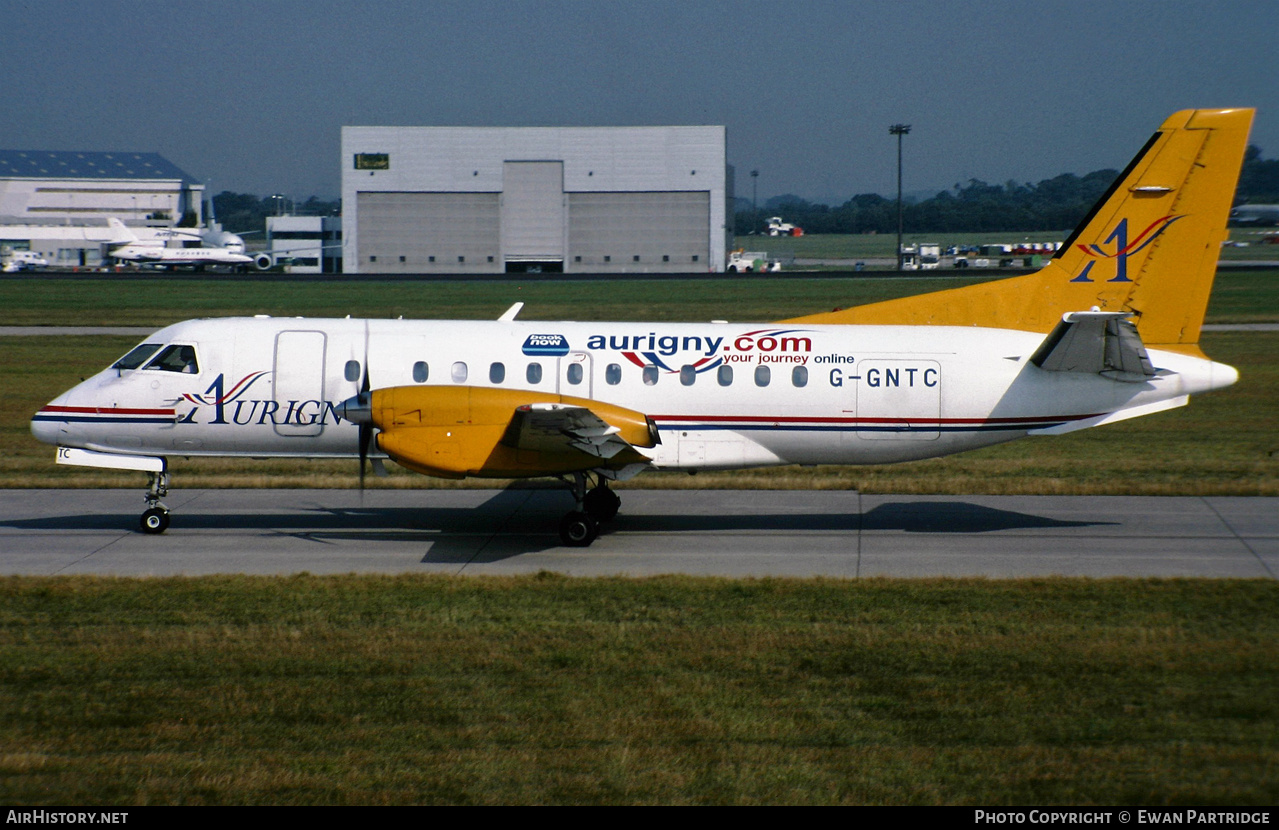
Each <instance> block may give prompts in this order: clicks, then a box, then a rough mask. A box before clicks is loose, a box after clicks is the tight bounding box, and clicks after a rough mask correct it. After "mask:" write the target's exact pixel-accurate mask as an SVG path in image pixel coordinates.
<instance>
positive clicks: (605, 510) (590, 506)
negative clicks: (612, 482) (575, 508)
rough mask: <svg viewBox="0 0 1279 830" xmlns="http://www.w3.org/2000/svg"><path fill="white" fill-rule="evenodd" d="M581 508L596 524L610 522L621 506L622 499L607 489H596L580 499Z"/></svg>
mask: <svg viewBox="0 0 1279 830" xmlns="http://www.w3.org/2000/svg"><path fill="white" fill-rule="evenodd" d="M582 506H583V507H585V508H586V512H587V513H590V514H591V516H592V517H593V518H594V519H595V521H597V522H607V521H610V520H611V519H612V518H613V517H614V516H616V515H617V510H618V508H619V507H621V506H622V499H621V498H620V497H619V496H618V495H617V493H614V492H613V491H612V490H610V489H608V488H607V487H596V488H594V489H593V490H591V491H590V492H588V493H587V494H586V497H585V498H583V499H582Z"/></svg>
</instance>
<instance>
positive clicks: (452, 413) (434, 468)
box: [370, 386, 658, 478]
mask: <svg viewBox="0 0 1279 830" xmlns="http://www.w3.org/2000/svg"><path fill="white" fill-rule="evenodd" d="M544 403H552V404H567V405H569V406H580V407H584V408H586V409H589V410H590V411H591V412H592V413H593V414H594V415H596V416H598V417H599V418H600V419H602V420H604V421H605V422H607V423H608V425H609V426H611V427H616V428H617V429H618V430H619V432H618V437H619V438H621V439H623V440H625V441H626V442H627V443H629V444H631V445H634V446H638V447H652V446H655V445H656V444H657V441H658V438H657V431H656V428H655V427H654V425H653V423H652V422H651V421H650V420H649V419H648V418H647V417H646V416H645V415H644V414H643V413H640V412H635V411H633V410H630V409H624V408H622V407H620V406H613V405H611V404H606V403H601V402H599V401H592V400H587V399H584V398H573V397H569V396H567V395H556V394H548V393H544V392H529V391H521V390H514V389H489V388H483V387H477V386H396V387H392V388H389V389H377V390H374V391H373V393H372V396H371V413H370V414H371V417H372V422H373V425H374V426H376V427H377V428H378V429H379V430H380V433H379V434H378V437H377V444H378V447H379V448H380V449H381V450H382V451H383V452H385V453H386V454H387V455H389V456H390V457H391V458H392V459H394V460H395V462H396V463H398V464H400V465H401V466H403V467H407V468H408V469H410V470H413V471H415V472H419V473H424V474H426V475H432V476H440V477H443V478H464V477H466V476H479V477H485V478H519V477H525V476H536V475H555V474H560V473H570V472H577V471H581V470H590V469H595V468H599V467H607V468H610V469H621V468H622V467H624V466H626V465H628V464H634V463H642V462H645V461H647V460H648V458H647V457H646V456H644V455H642V454H640V453H639V452H636V451H635V450H624V451H622V452H620V453H618V454H616V455H614V456H613V457H611V458H608V459H603V458H600V457H599V456H596V455H591V454H589V453H586V452H582V451H580V450H577V449H574V448H573V447H571V446H569V445H568V443H567V441H565V442H564V444H563V445H562V447H560V446H551V447H547V446H546V445H545V442H543V445H542V446H540V447H538V448H529V447H521V446H520V445H519V444H518V442H517V440H516V439H517V437H518V436H517V435H515V434H512V430H511V427H512V425H513V421H514V420H515V419H516V418H517V415H518V413H517V411H518V410H519V408H520V407H522V406H527V405H530V404H544Z"/></svg>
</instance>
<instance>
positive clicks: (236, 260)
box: [107, 217, 253, 268]
mask: <svg viewBox="0 0 1279 830" xmlns="http://www.w3.org/2000/svg"><path fill="white" fill-rule="evenodd" d="M107 224H108V225H109V226H110V227H111V229H112V231H113V234H112V243H111V244H112V247H111V249H110V256H112V257H114V258H115V259H117V260H123V261H125V262H135V263H139V264H146V265H165V266H188V265H189V266H194V267H196V268H203V267H204V266H206V265H230V266H234V267H243V266H246V265H248V264H249V263H251V262H253V258H252V257H249V256H245V255H244V254H243V253H242V252H241V253H237V252H236V251H234V250H232V249H229V248H205V247H198V248H170V247H168V246H166V245H165V239H163V238H155V239H139V238H138V236H137V234H135V233H134V232H133V231H131V230H129V228H128V227H126V226H125V224H124V223H123V222H121V221H120V220H119V219H116V218H114V217H112V218H110V219H108V220H107ZM167 232H168V233H169V234H170V235H172V236H173V238H178V237H182V236H183V235H182V234H174V229H167ZM193 232H195V233H198V231H196V230H195V229H193Z"/></svg>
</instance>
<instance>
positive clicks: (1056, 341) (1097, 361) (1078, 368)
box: [1030, 311, 1155, 383]
mask: <svg viewBox="0 0 1279 830" xmlns="http://www.w3.org/2000/svg"><path fill="white" fill-rule="evenodd" d="M1131 316H1132V315H1131V314H1129V313H1127V312H1122V311H1073V312H1070V313H1068V314H1065V315H1063V316H1062V318H1061V320H1060V321H1059V322H1058V323H1057V325H1056V327H1055V328H1054V329H1053V330H1052V331H1051V332H1049V333H1048V336H1047V337H1045V338H1044V342H1043V343H1041V344H1040V345H1039V348H1038V349H1036V350H1035V353H1034V354H1033V355H1031V357H1030V362H1031V363H1033V364H1035V365H1036V366H1038V367H1039V368H1040V369H1043V370H1045V371H1048V372H1081V373H1083V374H1092V375H1102V376H1104V377H1108V378H1111V379H1112V380H1119V381H1125V382H1128V383H1141V382H1143V381H1147V380H1149V379H1150V378H1152V377H1154V376H1155V368H1154V366H1152V365H1151V363H1150V357H1149V356H1148V355H1147V354H1146V347H1145V345H1144V344H1143V343H1142V342H1141V336H1140V335H1138V334H1137V327H1136V326H1134V325H1133V324H1132V322H1131V321H1130V320H1129V319H1128V318H1129V317H1131Z"/></svg>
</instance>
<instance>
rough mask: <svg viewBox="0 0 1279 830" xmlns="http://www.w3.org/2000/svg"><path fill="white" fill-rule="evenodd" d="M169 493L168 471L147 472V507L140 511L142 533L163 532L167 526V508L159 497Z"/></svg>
mask: <svg viewBox="0 0 1279 830" xmlns="http://www.w3.org/2000/svg"><path fill="white" fill-rule="evenodd" d="M167 495H169V474H168V472H159V473H147V495H146V500H147V509H146V510H144V511H142V519H141V521H140V524H141V526H142V532H143V533H163V532H164V531H165V530H167V529H168V527H169V508H168V507H166V506H165V505H164V503H163V502H161V501H160V499H162V498H164V497H165V496H167Z"/></svg>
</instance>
